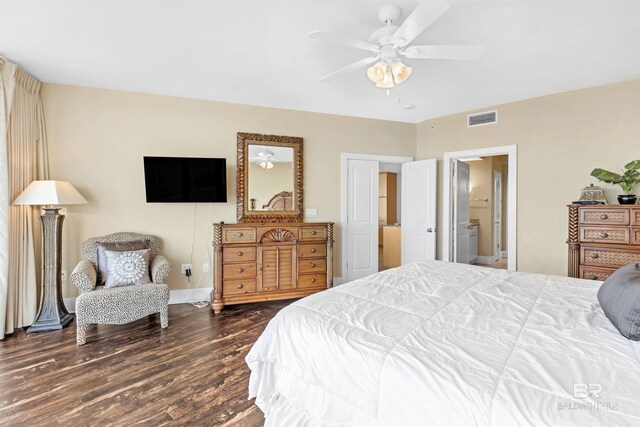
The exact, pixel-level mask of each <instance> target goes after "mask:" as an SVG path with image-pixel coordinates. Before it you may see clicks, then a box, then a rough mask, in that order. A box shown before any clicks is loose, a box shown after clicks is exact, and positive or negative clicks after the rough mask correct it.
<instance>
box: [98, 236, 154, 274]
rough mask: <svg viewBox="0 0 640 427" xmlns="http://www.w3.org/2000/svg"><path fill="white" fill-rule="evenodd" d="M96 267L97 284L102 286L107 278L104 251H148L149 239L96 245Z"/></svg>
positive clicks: (107, 272)
mask: <svg viewBox="0 0 640 427" xmlns="http://www.w3.org/2000/svg"><path fill="white" fill-rule="evenodd" d="M96 246H97V249H98V254H97V266H98V283H99V284H101V285H104V284H105V282H106V281H107V277H109V267H108V266H107V255H106V254H105V251H114V252H127V251H138V250H141V249H149V239H145V240H134V241H129V242H102V243H98V244H97V245H96Z"/></svg>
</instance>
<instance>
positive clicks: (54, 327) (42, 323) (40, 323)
mask: <svg viewBox="0 0 640 427" xmlns="http://www.w3.org/2000/svg"><path fill="white" fill-rule="evenodd" d="M72 321H73V316H72V315H70V314H69V313H64V314H62V315H61V316H60V320H58V319H57V318H56V319H49V320H46V319H38V320H36V321H35V322H34V323H33V325H31V326H29V328H28V329H27V333H28V334H29V333H31V332H47V331H59V330H60V329H62V328H64V327H65V326H68V325H69V323H71V322H72Z"/></svg>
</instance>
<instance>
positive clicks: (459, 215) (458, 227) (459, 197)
mask: <svg viewBox="0 0 640 427" xmlns="http://www.w3.org/2000/svg"><path fill="white" fill-rule="evenodd" d="M453 174H454V180H453V182H454V185H455V186H456V191H455V195H456V197H455V199H454V200H455V207H454V209H453V215H454V218H453V226H454V230H453V233H452V234H451V235H452V236H454V242H453V248H454V250H453V261H454V262H458V263H462V264H469V262H470V260H471V257H470V247H469V245H470V244H471V242H470V239H471V220H470V217H471V206H470V197H471V188H470V186H469V165H468V164H467V163H465V162H461V161H460V160H454V168H453Z"/></svg>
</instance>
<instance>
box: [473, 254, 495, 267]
mask: <svg viewBox="0 0 640 427" xmlns="http://www.w3.org/2000/svg"><path fill="white" fill-rule="evenodd" d="M495 263H496V257H494V256H478V258H477V259H476V264H480V265H491V264H495Z"/></svg>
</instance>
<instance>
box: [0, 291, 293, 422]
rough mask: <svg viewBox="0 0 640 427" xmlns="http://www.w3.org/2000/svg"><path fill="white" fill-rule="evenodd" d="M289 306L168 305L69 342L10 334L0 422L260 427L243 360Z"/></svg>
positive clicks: (62, 335)
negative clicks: (165, 322) (163, 313)
mask: <svg viewBox="0 0 640 427" xmlns="http://www.w3.org/2000/svg"><path fill="white" fill-rule="evenodd" d="M290 302H291V301H273V302H268V303H260V304H244V305H236V306H227V307H225V308H224V310H223V311H222V313H221V314H220V315H218V316H214V315H213V313H212V312H211V310H210V309H209V308H208V307H203V308H196V307H193V306H191V305H186V304H182V305H171V306H169V328H168V329H165V330H162V329H161V328H160V318H159V315H155V316H149V317H148V318H144V319H141V320H139V321H137V322H133V323H130V324H128V325H121V326H115V325H114V326H111V325H98V326H91V327H89V329H88V331H87V344H85V345H84V346H80V347H78V346H77V345H76V342H75V334H76V329H75V322H74V323H72V325H71V326H70V327H68V328H66V329H64V330H62V331H53V332H44V333H39V334H26V332H24V331H20V332H17V333H15V334H14V335H13V336H10V337H8V338H7V339H5V340H4V341H0V425H2V426H5V425H11V426H12V425H29V426H40V425H43V426H59V425H64V426H89V425H91V426H97V425H99V426H106V425H117V426H131V425H134V424H139V425H153V426H155V425H198V426H200V425H234V426H235V425H239V426H260V425H262V424H263V421H264V419H263V415H262V412H261V411H260V409H259V408H258V407H257V406H255V405H254V404H253V402H252V401H249V400H247V387H248V382H249V369H248V368H247V366H246V364H245V362H244V358H245V356H246V355H247V353H248V352H249V349H250V348H251V346H252V345H253V343H254V342H255V340H256V339H257V338H258V336H259V335H260V333H262V331H263V330H264V328H265V327H266V325H267V322H268V321H269V320H270V319H271V318H272V317H273V316H274V315H275V314H276V313H277V312H278V311H279V310H280V309H282V308H283V307H285V306H286V305H288V304H289V303H290Z"/></svg>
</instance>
